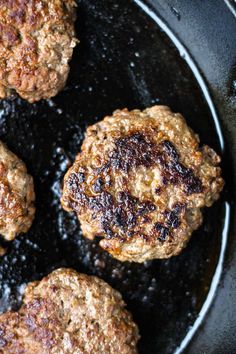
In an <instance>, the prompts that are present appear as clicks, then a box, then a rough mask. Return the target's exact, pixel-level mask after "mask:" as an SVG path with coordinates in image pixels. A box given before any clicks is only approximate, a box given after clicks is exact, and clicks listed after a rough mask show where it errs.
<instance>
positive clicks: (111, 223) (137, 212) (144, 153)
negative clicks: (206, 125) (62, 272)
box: [62, 106, 224, 262]
mask: <svg viewBox="0 0 236 354" xmlns="http://www.w3.org/2000/svg"><path fill="white" fill-rule="evenodd" d="M219 162H220V157H219V156H217V154H216V153H215V152H214V151H213V150H212V149H211V148H210V147H208V146H203V147H199V138H198V136H197V135H196V134H194V132H193V131H192V130H191V129H190V128H189V127H188V126H187V124H186V122H185V120H184V118H183V117H182V116H181V115H180V114H178V113H177V114H176V113H173V112H172V111H171V110H170V109H169V108H168V107H165V106H154V107H152V108H148V109H146V110H144V111H143V112H141V111H139V110H134V111H131V112H129V111H128V110H127V109H124V110H117V111H115V112H114V114H113V116H111V117H106V118H105V119H104V120H103V121H101V122H99V123H97V124H95V125H93V126H91V127H89V128H88V129H87V133H86V137H85V140H84V142H83V145H82V152H81V153H80V154H78V156H77V157H76V160H75V162H74V164H73V166H72V167H71V168H70V169H69V171H68V172H67V174H66V176H65V178H64V188H63V196H62V205H63V207H64V209H65V210H67V211H75V212H76V213H77V215H78V218H79V220H80V223H81V228H82V231H83V234H84V236H85V237H87V238H89V239H91V240H92V239H94V238H95V237H96V236H97V237H100V238H101V240H100V243H99V244H100V246H101V247H102V248H103V249H105V250H106V251H108V252H109V253H111V254H112V255H113V256H114V257H115V258H117V259H119V260H121V261H135V262H144V261H146V260H148V259H154V258H169V257H171V256H174V255H178V254H179V253H180V252H181V251H182V249H183V248H184V247H185V246H186V244H187V242H188V240H189V238H190V236H191V234H192V232H193V230H196V229H197V228H198V227H199V226H200V225H201V223H202V213H201V208H203V207H205V206H207V207H209V206H211V205H212V204H213V202H214V201H216V200H217V199H218V198H219V193H220V191H221V190H222V188H223V184H224V182H223V179H222V178H221V176H220V175H221V169H220V168H219V167H218V164H219Z"/></svg>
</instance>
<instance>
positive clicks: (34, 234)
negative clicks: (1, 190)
mask: <svg viewBox="0 0 236 354" xmlns="http://www.w3.org/2000/svg"><path fill="white" fill-rule="evenodd" d="M91 3H92V4H91ZM77 24H78V25H77V30H78V36H79V38H80V40H81V43H80V45H79V46H78V47H77V48H76V50H75V53H74V57H73V61H72V64H71V73H70V77H69V81H68V85H67V87H66V89H65V90H64V91H63V92H62V93H61V94H59V95H58V96H57V97H56V98H54V99H52V100H50V101H44V102H40V103H37V104H33V105H30V104H28V103H26V102H24V101H22V100H20V99H19V98H15V99H10V100H7V101H2V102H1V103H0V135H1V139H2V140H3V141H5V142H6V143H7V144H8V146H9V148H11V150H12V151H14V152H15V153H16V154H17V155H18V156H19V157H21V158H22V159H23V160H24V161H25V162H26V163H27V167H28V169H29V172H30V173H32V175H33V176H34V180H35V185H36V196H37V214H36V219H35V222H34V224H33V227H32V228H31V230H30V232H29V233H28V234H27V235H23V236H20V237H18V238H17V239H16V240H15V241H14V242H13V243H12V245H11V246H9V248H8V253H7V255H6V256H5V257H3V258H2V259H1V260H0V278H1V299H0V310H1V311H4V310H5V309H6V308H8V307H9V306H13V307H15V306H17V303H18V300H19V296H18V295H19V291H20V290H21V289H22V287H21V285H22V284H24V283H25V282H29V281H31V280H34V279H39V278H41V277H42V276H44V275H45V274H47V273H48V272H50V271H51V270H53V269H55V268H58V267H61V266H68V267H73V268H75V269H77V270H79V271H81V272H85V273H88V274H95V275H98V276H100V277H101V278H103V279H104V280H106V281H107V282H108V283H110V284H111V285H112V286H113V287H114V288H116V289H118V290H120V291H121V293H122V294H123V296H124V298H125V300H126V301H127V303H128V307H129V309H130V310H131V311H132V313H133V315H134V318H135V320H136V321H137V323H138V325H139V327H140V331H141V335H142V339H141V341H140V352H141V353H156V352H157V351H158V353H172V352H173V351H174V349H175V348H176V347H177V346H178V345H179V343H180V342H181V340H182V339H183V337H184V336H185V334H186V332H187V329H188V327H189V325H191V324H192V323H193V322H194V319H195V318H196V316H197V314H198V312H199V310H200V308H201V306H202V304H203V302H204V299H205V297H206V294H207V292H208V289H209V286H210V283H211V279H212V276H213V274H214V270H215V267H216V264H217V260H218V256H219V252H220V246H221V234H222V228H223V223H224V220H223V214H224V209H223V201H222V200H221V202H219V203H218V204H216V205H215V206H214V207H213V208H211V209H209V210H206V212H205V222H204V225H203V226H202V227H201V229H200V230H199V231H197V232H195V234H194V236H193V238H192V240H191V241H190V243H189V245H188V247H187V249H186V250H185V251H184V252H183V253H182V254H181V255H180V256H179V257H176V258H173V259H170V260H167V261H158V260H157V261H153V262H148V263H146V264H144V265H138V264H129V263H120V262H118V261H115V260H114V259H112V258H111V257H110V256H109V255H107V254H105V253H104V252H103V251H101V250H100V249H99V248H98V246H97V245H95V243H94V242H93V243H92V242H90V241H88V240H85V239H83V238H82V236H81V233H80V229H79V225H78V222H77V220H76V217H75V216H73V215H69V214H67V213H66V212H64V211H63V210H62V209H61V207H60V201H59V198H60V183H61V180H62V177H63V175H64V173H65V171H66V169H67V166H68V164H69V163H70V161H73V159H74V157H75V154H76V152H77V151H78V150H79V148H80V145H81V141H82V139H83V133H84V131H85V128H86V126H87V125H88V124H91V123H93V122H95V121H97V119H102V118H103V117H104V116H105V115H106V114H110V113H111V112H112V111H113V110H114V109H116V108H123V107H128V108H129V109H132V108H144V107H146V106H151V105H153V104H155V103H160V104H167V105H169V106H170V107H171V108H172V109H173V111H177V112H181V113H183V115H184V116H185V117H186V119H187V122H188V124H189V125H190V126H191V127H192V128H193V129H194V130H195V131H196V132H198V133H199V135H200V137H201V142H202V143H208V144H209V145H211V146H212V147H213V148H215V149H216V151H217V152H219V153H220V147H219V140H218V136H217V133H216V129H215V125H214V121H213V119H212V116H211V114H210V110H209V108H208V106H207V104H206V101H205V99H204V97H203V96H202V95H201V90H200V88H199V87H198V84H197V82H196V80H195V78H194V77H193V75H192V73H191V71H190V69H189V68H188V66H187V64H186V63H185V61H184V60H183V59H182V58H180V56H179V53H178V51H177V50H176V48H175V47H174V46H173V45H172V44H171V43H170V41H169V40H168V39H167V37H166V35H165V34H164V33H162V32H161V31H160V29H159V28H158V27H157V25H156V24H155V23H154V22H153V21H152V20H151V19H150V18H149V17H148V16H147V15H146V14H145V13H144V12H142V10H141V9H139V8H138V7H137V6H136V5H135V4H134V2H133V1H131V0H129V1H127V0H120V1H117V2H114V1H113V0H94V1H92V2H91V1H89V0H88V1H82V0H81V1H78V21H77Z"/></svg>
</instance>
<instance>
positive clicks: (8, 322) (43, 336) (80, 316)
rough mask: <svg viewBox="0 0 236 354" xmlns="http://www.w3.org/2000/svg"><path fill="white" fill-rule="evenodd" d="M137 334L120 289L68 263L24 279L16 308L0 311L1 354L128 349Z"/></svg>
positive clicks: (113, 353) (106, 353)
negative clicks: (35, 278) (28, 280)
mask: <svg viewBox="0 0 236 354" xmlns="http://www.w3.org/2000/svg"><path fill="white" fill-rule="evenodd" d="M138 339H139V334H138V328H137V326H136V325H135V323H134V322H133V320H132V317H131V315H130V313H129V312H128V311H127V310H126V309H125V303H124V301H123V300H122V297H121V295H120V293H119V292H117V291H115V290H114V289H112V288H111V287H110V286H109V285H108V284H106V283H105V282H104V281H103V280H101V279H99V278H97V277H93V276H88V275H84V274H78V273H77V272H75V271H74V270H71V269H58V270H56V271H54V272H52V273H51V274H49V275H48V276H47V277H45V278H44V279H43V280H41V281H40V282H34V283H31V284H29V285H28V286H27V287H26V290H25V295H24V300H23V305H22V307H21V308H20V310H19V311H18V312H6V313H4V314H2V315H0V353H4V354H10V353H11V354H13V353H14V354H117V353H119V354H132V353H137V350H136V344H137V341H138Z"/></svg>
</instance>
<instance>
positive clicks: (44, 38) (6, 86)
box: [0, 0, 76, 102]
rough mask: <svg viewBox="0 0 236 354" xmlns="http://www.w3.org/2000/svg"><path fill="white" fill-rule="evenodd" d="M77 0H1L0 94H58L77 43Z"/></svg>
mask: <svg viewBox="0 0 236 354" xmlns="http://www.w3.org/2000/svg"><path fill="white" fill-rule="evenodd" d="M75 6H76V3H75V1H74V0H30V1H26V0H1V1H0V97H1V98H5V97H7V96H9V95H10V94H11V93H12V91H13V90H15V91H16V92H17V93H18V94H19V95H20V96H21V97H23V98H25V99H26V100H28V101H29V102H34V101H38V100H40V99H42V98H49V97H52V96H55V95H56V94H57V93H58V91H60V90H61V89H62V88H63V87H64V85H65V82H66V79H67V76H68V73H69V65H68V62H69V61H70V59H71V57H72V53H73V48H74V47H75V45H76V39H75V30H74V21H75V16H76V13H75Z"/></svg>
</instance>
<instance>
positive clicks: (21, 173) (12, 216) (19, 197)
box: [0, 141, 35, 241]
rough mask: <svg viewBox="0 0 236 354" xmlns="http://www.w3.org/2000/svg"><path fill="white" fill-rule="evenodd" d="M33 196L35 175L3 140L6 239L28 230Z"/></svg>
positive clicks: (1, 215)
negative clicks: (31, 174)
mask: <svg viewBox="0 0 236 354" xmlns="http://www.w3.org/2000/svg"><path fill="white" fill-rule="evenodd" d="M34 200H35V194H34V184H33V178H32V177H31V176H30V175H29V174H28V173H27V169H26V166H25V164H24V162H22V161H21V160H20V159H19V158H18V157H17V156H16V155H15V154H13V153H12V152H11V151H9V150H8V148H7V147H6V145H5V144H3V143H2V142H1V141H0V235H1V236H3V237H4V238H5V239H6V240H7V241H11V240H13V239H14V238H15V237H16V236H17V235H18V234H19V233H21V232H27V231H28V230H29V228H30V226H31V224H32V222H33V219H34V213H35V207H34Z"/></svg>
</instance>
